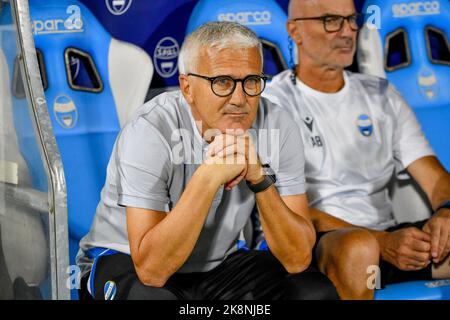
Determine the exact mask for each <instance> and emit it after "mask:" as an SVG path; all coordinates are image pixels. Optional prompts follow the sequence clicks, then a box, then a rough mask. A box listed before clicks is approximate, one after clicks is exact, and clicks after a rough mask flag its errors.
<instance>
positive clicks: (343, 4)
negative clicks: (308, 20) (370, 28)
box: [289, 0, 355, 18]
mask: <svg viewBox="0 0 450 320" xmlns="http://www.w3.org/2000/svg"><path fill="white" fill-rule="evenodd" d="M354 12H355V4H354V2H353V0H291V2H290V7H289V17H290V18H297V17H315V16H322V15H326V14H336V15H342V16H347V15H350V14H353V13H354Z"/></svg>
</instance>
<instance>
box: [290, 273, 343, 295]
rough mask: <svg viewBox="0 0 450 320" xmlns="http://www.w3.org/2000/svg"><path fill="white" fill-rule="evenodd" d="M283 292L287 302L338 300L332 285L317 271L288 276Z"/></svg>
mask: <svg viewBox="0 0 450 320" xmlns="http://www.w3.org/2000/svg"><path fill="white" fill-rule="evenodd" d="M284 290H285V295H286V299H288V300H339V296H338V294H337V291H336V288H335V286H334V284H333V283H332V282H331V281H330V280H329V279H328V278H327V277H326V276H325V275H324V274H322V273H320V272H318V271H317V272H316V271H305V272H302V273H298V274H291V275H289V276H288V277H287V278H286V280H285V282H284Z"/></svg>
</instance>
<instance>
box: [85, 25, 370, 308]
mask: <svg viewBox="0 0 450 320" xmlns="http://www.w3.org/2000/svg"><path fill="white" fill-rule="evenodd" d="M179 64H180V78H179V79H180V87H181V90H180V91H175V92H169V93H164V94H161V95H159V96H157V97H156V98H154V99H153V100H151V101H149V102H148V103H146V104H145V105H143V106H142V107H141V108H140V109H139V110H138V111H137V112H136V113H135V114H134V116H133V118H132V119H131V120H130V121H129V122H128V123H127V125H126V126H125V127H124V128H123V130H122V131H121V133H120V135H119V137H118V139H117V142H116V144H115V147H114V150H113V152H112V156H111V159H110V163H109V166H108V171H107V179H106V183H105V186H104V188H103V191H102V194H101V200H100V203H99V205H98V208H97V212H96V216H95V220H94V223H93V225H92V228H91V230H90V232H89V233H88V234H87V235H86V236H85V237H84V238H83V239H82V241H81V243H80V247H81V250H80V253H79V255H78V259H77V260H78V264H79V265H80V266H81V268H82V271H83V287H84V288H86V289H87V290H88V291H89V292H90V294H91V295H92V296H93V297H94V298H96V299H114V298H115V299H260V298H264V299H278V298H288V299H334V298H337V293H336V291H335V288H334V286H333V284H332V283H331V282H330V281H329V280H328V278H327V277H326V276H324V275H323V274H321V273H320V272H318V271H316V269H314V268H311V267H309V265H310V262H311V260H312V256H313V255H312V250H313V246H314V245H315V242H316V234H315V230H314V228H313V225H312V223H311V220H310V218H309V211H308V203H307V198H306V196H305V177H304V154H303V147H302V145H301V141H302V140H301V136H300V132H299V129H298V126H297V125H296V124H295V123H294V122H293V121H292V120H291V119H290V116H289V115H288V113H284V111H282V110H280V109H279V108H278V107H276V106H275V105H273V104H271V103H270V102H269V101H268V100H265V99H261V98H260V94H261V92H262V91H263V90H264V88H265V81H266V78H265V77H264V76H263V75H262V49H261V44H260V42H259V40H258V38H257V37H256V35H255V34H254V33H253V32H252V31H251V30H249V29H248V28H246V27H244V26H241V25H239V24H235V23H229V22H220V23H217V22H216V23H208V24H206V25H203V26H202V27H200V28H199V29H197V30H196V31H195V32H193V33H192V34H191V35H190V36H189V37H187V39H186V41H185V42H184V44H183V47H182V50H181V54H180V61H179ZM255 203H256V204H257V207H258V210H259V213H260V216H261V220H262V227H263V229H264V233H265V236H266V239H267V243H268V246H269V247H270V251H265V252H264V251H255V250H248V249H247V248H246V246H245V244H244V238H243V232H242V230H243V229H244V226H245V225H246V223H247V222H248V220H249V217H250V215H251V212H252V210H253V208H254V206H255ZM376 255H378V252H376ZM375 263H376V262H375Z"/></svg>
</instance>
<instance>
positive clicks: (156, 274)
mask: <svg viewBox="0 0 450 320" xmlns="http://www.w3.org/2000/svg"><path fill="white" fill-rule="evenodd" d="M146 260H147V259H146ZM147 261H148V260H147ZM134 268H135V270H136V274H137V276H138V278H139V281H141V282H142V284H144V285H146V286H147V287H155V288H162V287H164V285H165V284H166V282H167V280H168V279H169V278H170V276H171V274H169V273H168V272H163V271H162V270H166V271H167V269H168V268H165V267H163V266H157V265H154V264H152V263H147V262H142V261H139V260H138V259H136V260H134Z"/></svg>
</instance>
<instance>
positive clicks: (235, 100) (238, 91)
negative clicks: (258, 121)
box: [230, 82, 247, 107]
mask: <svg viewBox="0 0 450 320" xmlns="http://www.w3.org/2000/svg"><path fill="white" fill-rule="evenodd" d="M246 100H247V97H246V94H245V92H244V88H243V86H242V82H237V83H236V88H235V89H234V92H233V93H232V94H231V99H230V103H231V104H234V105H236V106H238V107H243V106H245V104H246Z"/></svg>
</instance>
